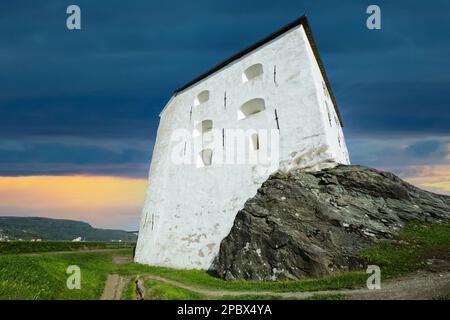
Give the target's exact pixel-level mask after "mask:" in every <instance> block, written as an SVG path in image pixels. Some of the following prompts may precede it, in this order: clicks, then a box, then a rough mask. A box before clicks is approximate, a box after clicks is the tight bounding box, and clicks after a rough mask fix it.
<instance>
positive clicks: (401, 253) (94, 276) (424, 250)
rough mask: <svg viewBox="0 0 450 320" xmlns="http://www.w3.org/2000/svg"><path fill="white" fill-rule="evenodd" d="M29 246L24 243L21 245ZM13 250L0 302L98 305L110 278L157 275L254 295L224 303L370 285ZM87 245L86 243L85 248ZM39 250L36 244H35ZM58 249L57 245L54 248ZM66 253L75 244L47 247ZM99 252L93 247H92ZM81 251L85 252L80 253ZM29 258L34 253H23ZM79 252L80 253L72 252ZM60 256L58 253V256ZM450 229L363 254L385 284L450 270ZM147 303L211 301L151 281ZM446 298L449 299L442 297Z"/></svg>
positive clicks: (344, 278) (416, 231)
mask: <svg viewBox="0 0 450 320" xmlns="http://www.w3.org/2000/svg"><path fill="white" fill-rule="evenodd" d="M22 243H24V242H22ZM22 243H20V244H16V245H17V247H15V248H14V246H12V247H9V249H8V250H7V252H8V254H0V299H99V298H100V296H101V293H102V291H103V288H104V286H105V280H106V278H107V275H108V274H110V273H118V274H121V275H124V276H127V277H129V278H130V279H133V278H134V277H135V276H136V275H140V276H145V275H158V276H160V277H164V278H167V279H171V280H174V281H178V282H180V283H183V284H186V285H189V286H191V287H194V288H204V289H209V290H221V291H230V293H231V291H250V292H254V294H250V295H244V296H233V295H232V294H230V295H227V294H224V295H223V296H222V297H221V298H222V299H277V298H279V297H278V296H275V295H261V294H258V292H261V291H270V292H274V293H276V292H295V291H318V290H320V291H322V290H330V289H342V288H356V287H362V286H363V285H365V282H366V279H367V276H368V275H367V274H366V273H365V272H363V271H362V272H346V273H339V274H334V275H331V276H326V277H322V278H317V279H303V280H298V281H277V282H275V281H240V280H235V281H224V280H222V279H220V278H218V277H216V276H215V275H214V274H211V273H209V272H207V271H202V270H179V269H170V268H163V267H151V266H144V265H139V264H135V263H131V262H130V263H124V264H115V263H113V259H112V257H113V256H114V255H121V256H123V255H128V256H131V253H132V249H131V248H127V249H116V250H111V251H103V252H100V251H96V252H89V251H75V252H70V253H50V252H49V253H35V254H26V255H23V254H17V252H18V251H20V250H21V249H22V248H23V244H22ZM84 244H85V243H84ZM33 245H34V243H33ZM52 245H53V244H52ZM46 248H47V251H49V250H50V249H51V248H53V250H55V249H56V250H57V249H60V248H62V249H61V250H63V251H66V250H68V248H74V247H71V243H67V244H66V245H64V244H57V245H56V246H47V247H46ZM93 248H94V247H93ZM77 249H80V247H78V248H77ZM24 250H25V252H27V253H29V252H30V251H29V250H35V251H36V250H37V251H39V250H42V247H41V248H39V250H38V249H37V248H36V247H35V248H34V249H33V248H32V249H29V248H27V249H24ZM69 250H76V249H69ZM58 251H59V250H58ZM449 255H450V225H449V224H434V225H418V224H410V225H408V226H407V227H406V228H405V229H404V230H403V231H402V232H401V233H400V234H399V235H398V236H397V237H396V238H395V239H394V241H383V242H381V243H378V244H375V245H373V246H371V247H370V248H367V249H365V250H363V251H362V252H361V256H363V257H364V258H365V259H366V260H367V261H368V263H370V264H376V265H379V266H380V267H381V270H382V276H383V278H386V277H396V276H399V275H402V274H406V273H409V272H413V271H415V270H418V269H430V268H436V267H439V265H438V266H436V265H434V264H432V265H430V264H428V263H427V262H428V261H429V260H430V259H434V260H439V261H444V262H446V263H444V264H443V265H441V266H440V267H441V268H444V269H445V270H446V271H448V270H449V265H450V264H449V262H450V257H449ZM69 265H78V266H79V267H80V268H81V272H82V281H81V283H82V285H81V290H69V289H67V287H66V280H67V277H68V276H69V275H68V274H66V269H67V267H68V266H69ZM145 285H146V298H147V299H208V298H211V297H207V296H204V295H201V294H199V293H196V292H194V291H191V290H186V289H184V288H181V287H179V286H177V285H173V284H168V283H166V282H164V281H158V280H150V279H146V281H145ZM443 298H445V297H443ZM122 299H127V300H134V299H136V294H135V287H134V284H133V282H130V283H129V284H128V286H127V287H126V289H125V290H124V292H123V295H122ZM308 299H320V300H324V299H335V300H341V299H345V297H344V296H342V295H317V296H313V297H310V298H308Z"/></svg>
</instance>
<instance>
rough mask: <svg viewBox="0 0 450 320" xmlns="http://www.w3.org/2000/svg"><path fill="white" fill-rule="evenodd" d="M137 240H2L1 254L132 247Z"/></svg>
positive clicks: (0, 244)
mask: <svg viewBox="0 0 450 320" xmlns="http://www.w3.org/2000/svg"><path fill="white" fill-rule="evenodd" d="M134 245H135V242H101V241H95V242H94V241H93V242H72V241H36V242H31V241H0V254H18V253H33V252H53V251H76V250H88V249H89V250H92V249H119V248H132V247H133V246H134Z"/></svg>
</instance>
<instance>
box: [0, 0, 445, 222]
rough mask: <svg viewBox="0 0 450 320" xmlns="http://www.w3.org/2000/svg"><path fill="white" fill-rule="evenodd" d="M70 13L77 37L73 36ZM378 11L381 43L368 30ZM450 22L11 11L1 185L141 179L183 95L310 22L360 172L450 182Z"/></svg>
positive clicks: (163, 8) (5, 14)
mask: <svg viewBox="0 0 450 320" xmlns="http://www.w3.org/2000/svg"><path fill="white" fill-rule="evenodd" d="M70 4H77V5H79V6H80V7H81V12H82V30H81V31H69V30H67V29H66V21H65V20H66V17H67V15H66V8H67V6H68V5H70ZM370 4H377V5H379V6H380V7H381V12H382V29H381V30H372V31H371V30H368V29H367V28H366V19H367V17H368V15H367V14H366V8H367V6H368V5H370ZM449 12H450V2H449V1H443V0H441V1H439V0H437V1H427V2H425V1H404V2H400V1H377V2H374V3H373V2H371V1H370V2H369V1H339V2H338V1H321V0H315V1H299V0H297V1H286V0H279V1H267V0H259V1H249V0H241V1H239V2H231V1H219V0H214V1H211V0H209V1H170V2H169V1H137V0H135V1H133V0H130V1H123V0H122V1H118V0H108V1H100V0H98V1H92V0H90V1H88V0H71V1H65V0H58V1H48V0H40V1H32V0H28V1H26V0H15V1H8V2H6V1H3V2H2V3H1V4H0V176H3V177H7V176H13V177H14V176H34V175H74V174H82V175H107V176H122V177H134V178H145V177H146V175H147V172H148V166H149V161H150V159H151V152H152V148H153V142H154V138H155V134H156V129H157V126H158V114H159V112H160V110H161V109H162V108H163V106H164V104H165V103H166V101H167V100H168V99H169V98H170V96H171V95H172V92H173V90H174V89H176V88H178V87H179V86H181V85H183V84H184V83H186V82H188V81H189V80H191V79H192V78H194V77H195V76H197V75H199V74H200V73H202V72H203V71H205V70H207V69H209V68H210V67H211V66H213V65H215V64H217V63H218V62H220V61H222V60H224V59H225V58H227V57H228V56H230V55H231V54H233V53H235V52H236V51H239V50H241V49H242V48H244V47H246V46H248V45H249V44H251V43H253V42H255V41H256V40H258V39H260V38H261V37H263V36H265V35H267V34H269V33H271V32H273V31H275V30H276V29H277V28H279V27H281V26H283V25H285V24H287V23H288V22H290V21H292V20H294V19H296V18H297V17H299V16H301V15H302V14H304V13H306V14H307V16H308V18H309V21H310V24H311V27H312V30H313V33H314V36H315V38H316V41H317V44H318V48H319V51H320V53H321V56H322V59H323V61H324V64H325V67H326V70H327V73H328V76H329V78H330V81H331V84H332V87H333V90H334V93H335V96H336V99H337V102H338V104H339V107H340V110H341V113H342V117H343V121H344V125H345V127H344V133H345V136H346V140H347V144H348V148H349V151H350V157H351V160H352V162H353V163H357V164H364V165H369V166H372V167H376V168H382V169H387V170H390V171H393V172H394V173H397V174H400V175H401V176H404V177H416V176H418V175H423V172H424V171H423V170H424V168H425V167H427V168H430V167H431V168H433V167H434V166H440V167H439V168H440V169H442V168H443V170H444V171H443V172H444V175H446V174H447V173H448V172H449V170H450V169H449V168H450V167H449V164H450V156H449V154H450V125H449V123H450V90H449V89H450V41H449V40H448V39H449V35H450V19H448V14H449ZM441 171H442V170H441ZM441 171H440V172H441ZM449 175H450V174H449ZM449 185H450V183H449ZM0 214H2V212H1V210H0Z"/></svg>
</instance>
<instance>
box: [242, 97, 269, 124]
mask: <svg viewBox="0 0 450 320" xmlns="http://www.w3.org/2000/svg"><path fill="white" fill-rule="evenodd" d="M265 109H266V103H265V102H264V99H261V98H256V99H252V100H249V101H247V102H246V103H244V104H243V105H242V106H241V107H240V108H239V111H238V120H241V119H245V118H247V117H249V116H251V115H254V114H257V113H259V112H261V111H264V110H265Z"/></svg>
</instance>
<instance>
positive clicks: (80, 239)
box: [72, 237, 83, 242]
mask: <svg viewBox="0 0 450 320" xmlns="http://www.w3.org/2000/svg"><path fill="white" fill-rule="evenodd" d="M82 240H83V239H82V238H81V237H78V238H75V239H73V240H72V242H81V241H82Z"/></svg>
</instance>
